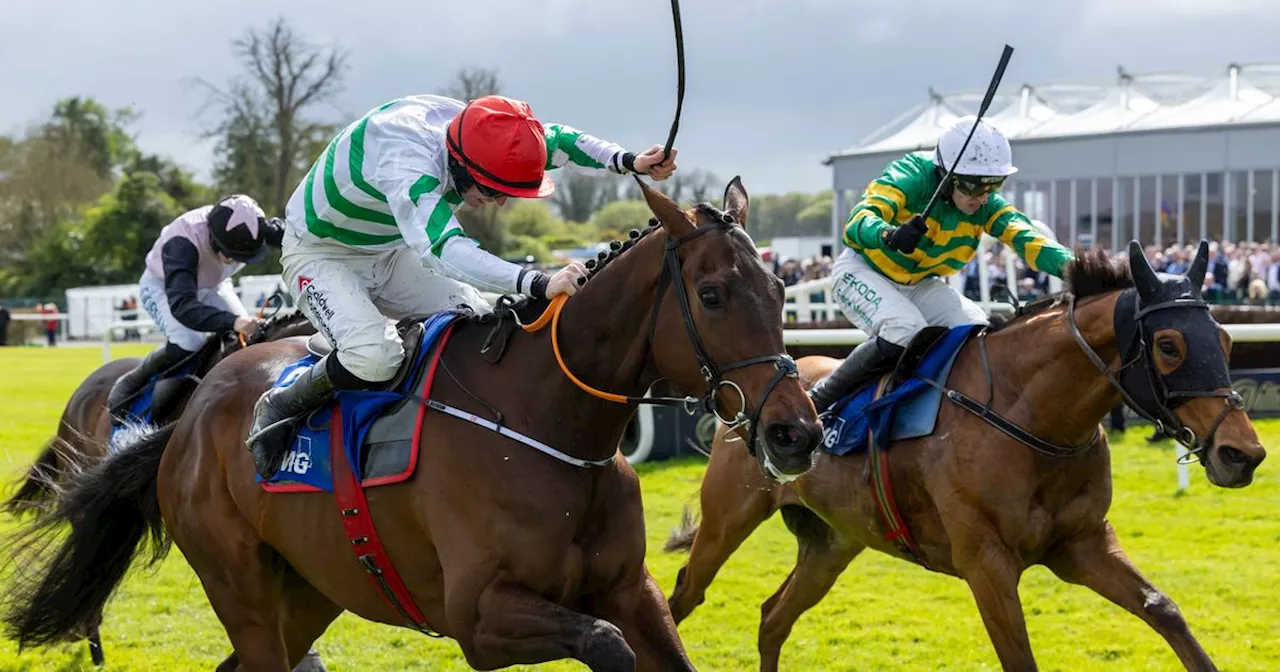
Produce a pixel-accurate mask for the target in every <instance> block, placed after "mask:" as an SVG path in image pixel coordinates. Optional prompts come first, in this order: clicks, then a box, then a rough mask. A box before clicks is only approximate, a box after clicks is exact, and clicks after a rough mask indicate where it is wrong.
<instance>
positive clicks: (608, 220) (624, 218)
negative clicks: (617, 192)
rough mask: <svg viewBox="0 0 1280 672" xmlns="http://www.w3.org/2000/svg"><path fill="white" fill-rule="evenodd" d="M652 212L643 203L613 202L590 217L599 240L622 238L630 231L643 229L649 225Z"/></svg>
mask: <svg viewBox="0 0 1280 672" xmlns="http://www.w3.org/2000/svg"><path fill="white" fill-rule="evenodd" d="M651 217H653V212H652V211H650V210H649V206H648V205H646V204H645V202H644V201H614V202H613V203H610V204H609V205H606V206H604V207H603V208H600V210H599V211H598V212H596V214H595V215H594V216H592V217H591V225H592V226H593V227H595V229H596V231H597V232H598V235H599V236H600V240H609V239H617V238H624V237H625V236H626V233H627V231H629V230H631V229H643V228H645V227H646V226H648V225H649V218H651Z"/></svg>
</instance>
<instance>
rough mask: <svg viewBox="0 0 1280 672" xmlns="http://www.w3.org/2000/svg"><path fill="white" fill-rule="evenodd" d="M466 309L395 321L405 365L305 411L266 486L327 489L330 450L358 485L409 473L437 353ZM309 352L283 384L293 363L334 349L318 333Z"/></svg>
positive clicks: (331, 472)
mask: <svg viewBox="0 0 1280 672" xmlns="http://www.w3.org/2000/svg"><path fill="white" fill-rule="evenodd" d="M463 315H464V313H460V312H457V311H445V312H441V313H435V314H433V315H430V316H425V317H423V316H415V317H410V318H406V319H405V320H402V321H401V322H400V323H399V324H397V325H396V328H397V331H398V332H399V334H400V338H401V340H402V341H403V342H404V350H405V358H404V364H403V365H402V366H401V367H400V370H399V371H397V372H396V375H395V377H393V378H392V379H391V380H388V381H386V382H383V383H379V384H378V385H377V386H375V387H373V388H369V389H363V390H339V391H338V392H337V393H336V394H335V395H334V400H333V401H332V402H330V403H328V404H325V405H324V406H322V407H321V408H318V409H315V410H313V411H312V412H310V413H308V414H307V415H306V416H305V417H304V418H303V421H302V422H300V423H298V425H297V426H296V428H295V430H294V433H293V435H291V436H290V437H288V438H287V439H286V441H287V442H288V445H289V450H288V452H287V453H286V454H285V458H284V460H283V463H282V464H281V466H280V469H279V471H277V473H276V474H275V475H274V476H272V477H271V478H269V479H266V480H263V479H261V478H260V477H259V479H258V480H259V482H260V483H261V484H262V487H263V489H265V490H267V491H269V492H316V491H332V490H333V487H334V483H333V477H334V473H335V471H334V470H335V467H334V465H333V461H334V460H333V455H334V454H335V451H336V454H338V455H345V458H344V461H349V462H350V464H351V465H352V467H353V469H352V471H353V472H354V473H355V474H356V475H357V478H358V482H359V483H360V485H361V486H362V487H372V486H375V485H384V484H390V483H398V482H400V481H403V480H405V479H407V478H409V477H410V476H412V475H413V471H414V469H415V467H416V465H417V455H418V449H419V445H418V441H419V434H420V429H421V424H422V419H423V414H424V413H425V407H424V406H423V404H422V401H423V400H426V399H427V398H428V396H429V394H430V390H431V385H432V382H433V380H434V377H435V372H436V367H437V365H438V364H439V361H440V355H441V353H442V352H443V350H444V344H445V343H446V342H447V340H448V337H449V334H450V333H451V331H452V329H451V327H452V325H453V323H454V321H455V320H457V319H458V318H460V317H462V316H463ZM307 351H308V354H307V356H306V357H304V358H302V359H301V360H299V361H297V362H294V363H293V364H291V365H289V366H288V367H286V368H285V370H284V371H283V372H282V373H281V374H280V377H279V379H278V380H277V382H276V385H277V386H279V385H282V384H288V382H286V381H289V380H290V379H291V377H292V376H293V375H294V372H295V371H296V370H297V369H300V368H305V367H308V366H311V365H313V364H315V362H316V361H318V360H319V358H320V357H323V356H325V355H327V354H329V353H331V352H333V347H332V344H330V343H329V342H328V341H327V340H326V339H325V338H324V336H323V335H321V334H315V335H313V336H311V337H310V338H309V339H308V340H307Z"/></svg>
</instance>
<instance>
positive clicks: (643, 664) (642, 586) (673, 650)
mask: <svg viewBox="0 0 1280 672" xmlns="http://www.w3.org/2000/svg"><path fill="white" fill-rule="evenodd" d="M600 615H601V616H603V617H604V618H605V619H607V620H608V621H609V622H610V623H613V624H614V625H616V626H618V628H620V629H621V630H622V635H623V637H626V639H627V644H628V645H630V646H631V649H632V650H633V651H635V654H636V669H637V670H654V671H655V672H657V671H663V670H671V671H672V672H678V671H679V670H689V671H690V672H692V670H693V669H694V667H693V663H691V662H689V656H688V654H686V653H685V650H684V644H682V643H681V642H680V635H679V633H677V631H676V623H675V621H674V620H672V618H671V612H670V611H669V610H668V609H667V602H666V600H665V599H664V598H663V596H662V588H660V587H659V586H658V582H657V581H655V580H654V578H653V575H651V574H650V573H649V571H648V569H645V570H644V571H643V572H642V574H641V576H638V577H636V580H634V581H632V582H631V584H630V585H629V586H625V587H623V588H622V589H620V590H617V591H614V593H613V594H612V595H610V596H609V597H608V598H606V600H605V602H604V604H603V605H602V606H601V609H600Z"/></svg>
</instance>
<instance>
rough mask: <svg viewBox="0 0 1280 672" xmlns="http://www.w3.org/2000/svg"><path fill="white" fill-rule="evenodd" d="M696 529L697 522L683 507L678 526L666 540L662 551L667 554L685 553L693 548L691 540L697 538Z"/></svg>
mask: <svg viewBox="0 0 1280 672" xmlns="http://www.w3.org/2000/svg"><path fill="white" fill-rule="evenodd" d="M698 527H699V525H698V522H697V521H696V520H695V519H694V517H693V513H692V512H690V511H689V507H688V506H686V507H684V513H683V514H682V515H681V516H680V526H679V527H677V528H676V529H674V530H672V531H671V536H670V537H668V538H667V543H666V545H665V546H663V547H662V550H664V551H666V552H668V553H678V552H681V551H683V552H686V553H687V552H688V551H689V550H690V549H692V548H693V538H694V537H696V536H698Z"/></svg>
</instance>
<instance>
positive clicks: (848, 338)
mask: <svg viewBox="0 0 1280 672" xmlns="http://www.w3.org/2000/svg"><path fill="white" fill-rule="evenodd" d="M1222 328H1223V329H1225V330H1226V331H1227V333H1228V334H1230V335H1231V341H1232V342H1234V343H1275V342H1280V324H1224V325H1222ZM865 340H867V335H866V334H865V333H863V331H862V330H861V329H786V330H784V331H783V332H782V342H783V344H785V345H857V344H859V343H861V342H863V341H865Z"/></svg>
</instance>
